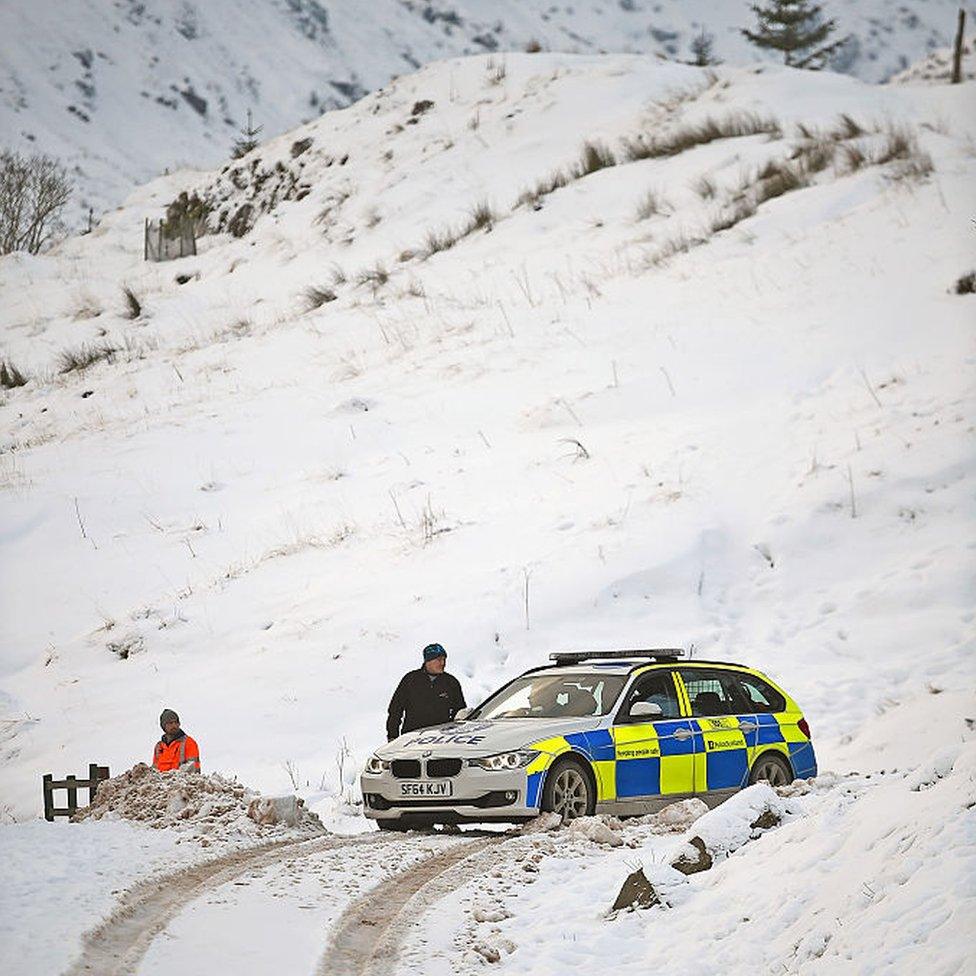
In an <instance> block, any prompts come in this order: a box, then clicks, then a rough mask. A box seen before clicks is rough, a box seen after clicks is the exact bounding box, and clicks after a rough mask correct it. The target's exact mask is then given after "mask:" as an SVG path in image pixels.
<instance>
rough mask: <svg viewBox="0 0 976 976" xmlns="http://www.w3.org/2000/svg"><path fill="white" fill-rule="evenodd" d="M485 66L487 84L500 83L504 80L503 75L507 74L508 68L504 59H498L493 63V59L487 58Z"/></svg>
mask: <svg viewBox="0 0 976 976" xmlns="http://www.w3.org/2000/svg"><path fill="white" fill-rule="evenodd" d="M487 68H488V84H489V85H500V84H501V83H502V82H503V81H504V80H505V76H506V75H507V74H508V69H507V68H506V67H505V62H504V61H499V62H498V64H495V63H494V61H493V60H492V59H491V58H489V59H488V64H487Z"/></svg>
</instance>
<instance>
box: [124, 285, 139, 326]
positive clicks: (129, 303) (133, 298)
mask: <svg viewBox="0 0 976 976" xmlns="http://www.w3.org/2000/svg"><path fill="white" fill-rule="evenodd" d="M122 297H123V298H124V299H125V317H126V318H127V319H137V318H139V316H140V315H142V303H141V302H140V301H139V298H138V296H137V295H136V293H135V292H134V291H133V290H132V289H131V288H130V287H129V286H128V285H123V286H122Z"/></svg>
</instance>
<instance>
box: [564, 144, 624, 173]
mask: <svg viewBox="0 0 976 976" xmlns="http://www.w3.org/2000/svg"><path fill="white" fill-rule="evenodd" d="M616 165H617V160H616V157H615V156H614V155H613V153H612V152H611V151H610V149H609V148H608V147H607V146H605V145H604V144H603V143H601V142H590V141H587V142H584V143H583V149H582V152H581V153H580V159H579V162H578V163H577V164H576V169H575V172H574V175H575V176H576V177H577V179H578V178H580V177H582V176H589V175H590V173H595V172H597V171H598V170H601V169H608V168H609V167H611V166H616Z"/></svg>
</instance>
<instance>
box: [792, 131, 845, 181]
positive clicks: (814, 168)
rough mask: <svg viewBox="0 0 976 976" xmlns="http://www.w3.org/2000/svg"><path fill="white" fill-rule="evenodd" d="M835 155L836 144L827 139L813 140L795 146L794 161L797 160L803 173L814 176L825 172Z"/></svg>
mask: <svg viewBox="0 0 976 976" xmlns="http://www.w3.org/2000/svg"><path fill="white" fill-rule="evenodd" d="M836 154H837V145H836V143H833V142H830V141H829V140H827V139H814V140H811V141H809V142H804V143H801V144H800V145H799V146H797V148H796V151H795V152H794V159H796V160H798V162H799V165H800V166H801V167H802V169H803V171H804V172H805V173H808V174H814V173H820V172H822V171H823V170H825V169H826V168H827V167H828V166H829V165H830V164H831V163H832V162H833V161H834V157H835V156H836Z"/></svg>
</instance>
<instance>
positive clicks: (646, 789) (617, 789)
mask: <svg viewBox="0 0 976 976" xmlns="http://www.w3.org/2000/svg"><path fill="white" fill-rule="evenodd" d="M640 703H644V707H642V708H637V709H635V707H634V706H636V705H639V704H640ZM647 705H650V706H652V707H651V708H647V707H646V706H647ZM654 706H656V708H655V707H654ZM635 711H636V712H637V713H640V712H644V713H645V714H643V715H641V714H636V715H635V714H633V713H634V712H635ZM648 712H653V714H646V713H648ZM610 733H611V736H612V737H613V745H614V793H615V796H614V798H615V799H616V800H617V801H618V802H626V801H629V800H643V799H656V798H658V797H662V796H675V795H683V794H691V793H693V792H694V789H695V783H694V769H695V756H694V730H693V728H692V724H691V721H690V720H689V719H687V718H682V717H681V708H680V706H679V704H678V691H677V686H676V684H675V681H674V677H673V675H672V673H671V672H670V671H666V670H663V669H661V670H654V671H651V672H649V673H647V674H643V675H640V676H639V677H638V678H637V680H636V681H635V682H634V684H633V687H632V688H631V689H630V691H629V692H628V693H627V696H626V699H625V701H624V704H623V705H622V706H621V708H620V711H619V712H618V713H617V716H616V719H615V722H614V725H613V726H612V727H611V729H610Z"/></svg>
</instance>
